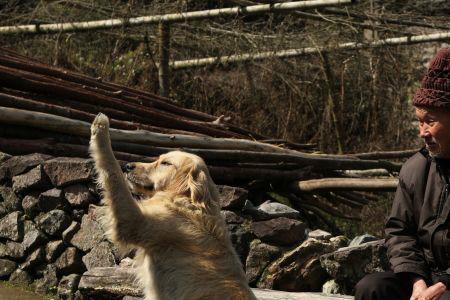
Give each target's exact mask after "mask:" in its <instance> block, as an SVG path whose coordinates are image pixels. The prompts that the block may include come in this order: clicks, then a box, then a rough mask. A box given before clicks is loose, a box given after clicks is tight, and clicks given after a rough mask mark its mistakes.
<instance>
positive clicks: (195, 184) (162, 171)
mask: <svg viewBox="0 0 450 300" xmlns="http://www.w3.org/2000/svg"><path fill="white" fill-rule="evenodd" d="M126 172H127V173H126V178H127V180H128V182H129V184H130V188H131V191H132V193H134V194H140V195H142V196H144V197H146V198H147V197H151V196H152V195H153V194H154V193H155V192H158V191H165V192H171V193H174V194H177V195H180V196H186V197H189V198H191V200H192V202H193V204H196V205H200V206H203V207H205V208H208V207H210V208H211V206H213V205H216V204H215V203H213V202H214V201H215V200H214V199H215V198H216V196H215V193H216V192H215V185H214V183H213V181H212V179H211V176H210V175H209V171H208V168H207V166H206V164H205V162H204V161H203V159H201V158H200V157H198V156H197V155H193V154H190V153H185V152H181V151H172V152H169V153H166V154H163V155H161V156H160V157H159V158H158V160H157V161H155V162H153V163H129V164H127V165H126Z"/></svg>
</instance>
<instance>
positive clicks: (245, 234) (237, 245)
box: [228, 224, 255, 265]
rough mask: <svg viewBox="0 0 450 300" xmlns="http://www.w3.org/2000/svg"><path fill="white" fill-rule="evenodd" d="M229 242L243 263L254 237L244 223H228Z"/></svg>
mask: <svg viewBox="0 0 450 300" xmlns="http://www.w3.org/2000/svg"><path fill="white" fill-rule="evenodd" d="M228 229H229V231H230V238H231V243H232V244H233V247H234V249H235V250H236V253H237V254H238V256H239V258H240V260H241V262H242V264H243V265H245V260H246V257H247V254H248V250H249V248H250V242H251V241H252V240H253V239H254V237H255V236H254V235H253V234H252V233H251V231H250V228H248V226H247V225H246V224H229V225H228Z"/></svg>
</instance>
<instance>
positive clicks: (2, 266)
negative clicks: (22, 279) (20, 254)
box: [0, 259, 17, 279]
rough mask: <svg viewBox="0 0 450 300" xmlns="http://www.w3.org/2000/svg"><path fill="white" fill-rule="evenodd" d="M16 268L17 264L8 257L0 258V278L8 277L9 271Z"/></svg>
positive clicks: (11, 271)
mask: <svg viewBox="0 0 450 300" xmlns="http://www.w3.org/2000/svg"><path fill="white" fill-rule="evenodd" d="M16 268H17V264H16V263H15V262H14V261H12V260H8V259H0V278H1V279H5V278H8V277H9V275H11V273H13V272H14V270H15V269H16Z"/></svg>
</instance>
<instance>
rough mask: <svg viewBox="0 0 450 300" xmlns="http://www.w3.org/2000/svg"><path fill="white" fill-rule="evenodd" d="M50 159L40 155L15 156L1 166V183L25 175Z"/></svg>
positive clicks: (47, 156)
mask: <svg viewBox="0 0 450 300" xmlns="http://www.w3.org/2000/svg"><path fill="white" fill-rule="evenodd" d="M0 157H2V156H0ZM50 158H51V156H50V155H45V154H40V153H34V154H28V155H22V156H13V157H11V158H9V159H8V160H6V161H4V162H2V164H1V166H0V181H3V180H6V179H11V178H12V177H14V176H16V175H20V174H22V173H25V172H27V171H29V170H31V169H33V168H34V167H36V166H38V165H40V164H42V163H43V162H45V161H46V160H48V159H50Z"/></svg>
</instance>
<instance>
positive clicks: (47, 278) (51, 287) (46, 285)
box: [33, 265, 58, 294]
mask: <svg viewBox="0 0 450 300" xmlns="http://www.w3.org/2000/svg"><path fill="white" fill-rule="evenodd" d="M56 272H57V269H56V267H55V266H54V265H47V266H46V268H45V270H44V272H43V277H42V278H39V279H37V280H36V281H35V282H34V283H33V287H34V290H35V292H37V293H45V294H55V293H56V290H57V288H58V276H57V274H56Z"/></svg>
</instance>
